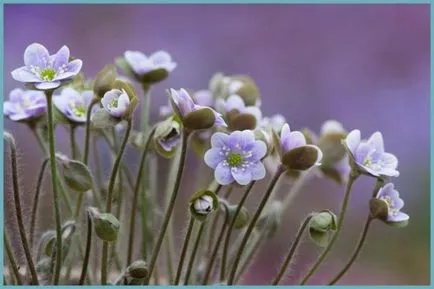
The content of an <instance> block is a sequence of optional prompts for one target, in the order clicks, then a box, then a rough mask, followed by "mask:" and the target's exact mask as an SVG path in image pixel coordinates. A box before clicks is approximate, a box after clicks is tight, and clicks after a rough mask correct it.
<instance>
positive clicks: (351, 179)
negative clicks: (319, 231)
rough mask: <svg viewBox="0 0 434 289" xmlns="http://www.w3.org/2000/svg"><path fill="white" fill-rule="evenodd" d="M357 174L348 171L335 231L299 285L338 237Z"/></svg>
mask: <svg viewBox="0 0 434 289" xmlns="http://www.w3.org/2000/svg"><path fill="white" fill-rule="evenodd" d="M357 177H358V175H355V174H354V173H353V172H351V173H350V176H349V178H348V182H347V187H346V189H345V193H344V199H343V201H342V204H341V209H340V213H339V217H338V223H337V226H336V232H335V233H334V234H333V237H332V238H331V240H330V242H329V243H328V244H327V247H326V248H325V249H324V251H322V253H321V255H320V256H319V257H318V260H317V261H316V262H315V264H314V265H313V266H312V268H311V269H310V270H309V271H308V272H307V274H306V276H305V277H304V278H303V280H302V281H301V283H300V284H301V285H304V284H306V282H307V281H308V280H309V278H310V277H311V276H312V275H313V274H314V273H315V271H316V270H317V269H318V267H319V266H320V265H321V263H322V262H323V261H324V259H325V258H326V257H327V254H328V253H329V252H330V250H331V248H332V247H333V245H334V243H335V242H336V240H337V239H338V237H339V233H340V231H341V229H342V225H343V223H344V219H345V213H346V211H347V206H348V201H349V199H350V192H351V187H352V186H353V183H354V181H355V180H356V179H357Z"/></svg>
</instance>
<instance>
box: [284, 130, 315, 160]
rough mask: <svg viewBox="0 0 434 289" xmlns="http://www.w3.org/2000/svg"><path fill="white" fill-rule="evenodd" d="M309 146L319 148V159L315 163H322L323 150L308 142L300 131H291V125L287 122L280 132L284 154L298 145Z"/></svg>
mask: <svg viewBox="0 0 434 289" xmlns="http://www.w3.org/2000/svg"><path fill="white" fill-rule="evenodd" d="M303 146H309V147H312V148H314V149H316V150H317V160H316V162H315V165H320V161H321V159H322V152H321V150H320V149H319V148H318V147H317V146H315V145H308V144H306V138H305V137H304V134H303V133H302V132H300V131H291V129H290V128H289V125H288V124H287V123H285V124H284V125H283V127H282V130H281V132H280V150H281V152H282V155H283V154H285V153H287V152H289V151H290V150H293V149H295V148H298V147H303Z"/></svg>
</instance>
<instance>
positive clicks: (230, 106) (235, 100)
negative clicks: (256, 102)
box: [218, 94, 262, 123]
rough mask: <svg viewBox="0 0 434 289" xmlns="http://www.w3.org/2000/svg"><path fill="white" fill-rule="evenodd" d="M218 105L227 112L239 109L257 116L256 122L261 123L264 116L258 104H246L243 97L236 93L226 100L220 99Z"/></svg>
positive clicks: (240, 111)
mask: <svg viewBox="0 0 434 289" xmlns="http://www.w3.org/2000/svg"><path fill="white" fill-rule="evenodd" d="M218 106H219V107H220V108H221V109H222V111H224V112H226V113H228V112H231V111H238V112H239V113H243V114H251V115H253V116H254V117H255V119H256V123H259V122H260V121H261V118H262V113H261V110H260V109H259V108H258V107H257V106H246V104H245V103H244V101H243V99H242V98H241V97H240V96H239V95H236V94H234V95H231V96H229V98H228V99H226V100H223V99H219V100H218Z"/></svg>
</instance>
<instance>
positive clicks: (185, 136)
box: [145, 131, 189, 285]
mask: <svg viewBox="0 0 434 289" xmlns="http://www.w3.org/2000/svg"><path fill="white" fill-rule="evenodd" d="M188 136H189V133H188V132H187V131H184V133H183V135H182V144H181V156H180V161H179V168H178V172H177V175H176V180H175V185H174V187H173V192H172V195H171V198H170V201H169V206H168V207H167V210H166V214H165V216H164V220H163V224H162V226H161V229H160V233H159V234H158V238H157V242H156V243H155V247H154V250H153V251H152V256H151V261H150V264H149V272H148V274H149V275H148V278H147V280H145V285H148V284H149V281H150V278H151V276H152V273H153V271H154V268H155V265H156V262H157V258H158V255H159V254H160V249H161V245H162V244H163V240H164V236H165V235H166V231H167V227H168V225H169V221H170V217H171V216H172V213H173V209H174V207H175V202H176V199H177V196H178V192H179V187H180V185H181V178H182V173H183V171H184V163H185V157H186V155H187V141H188Z"/></svg>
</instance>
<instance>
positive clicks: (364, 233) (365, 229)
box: [327, 215, 373, 285]
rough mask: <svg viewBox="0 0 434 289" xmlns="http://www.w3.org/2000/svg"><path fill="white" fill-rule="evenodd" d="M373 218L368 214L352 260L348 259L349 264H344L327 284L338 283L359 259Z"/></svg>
mask: <svg viewBox="0 0 434 289" xmlns="http://www.w3.org/2000/svg"><path fill="white" fill-rule="evenodd" d="M372 221H373V219H372V217H371V216H370V215H368V218H367V219H366V222H365V225H364V226H363V231H362V234H361V235H360V239H359V242H358V243H357V246H356V249H355V250H354V252H353V254H352V255H351V258H350V260H348V262H347V264H346V265H345V266H344V268H343V269H342V270H341V271H340V272H339V273H338V274H337V275H336V276H335V277H334V278H333V279H332V280H331V281H330V282H329V283H328V284H327V285H334V284H336V283H337V282H338V281H339V280H340V279H341V278H342V276H344V275H345V273H347V271H348V270H349V269H350V267H351V265H353V263H354V261H355V260H356V259H357V256H359V253H360V251H361V250H362V247H363V244H364V243H365V240H366V237H367V236H368V230H369V227H370V225H371V223H372Z"/></svg>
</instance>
